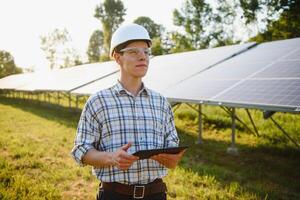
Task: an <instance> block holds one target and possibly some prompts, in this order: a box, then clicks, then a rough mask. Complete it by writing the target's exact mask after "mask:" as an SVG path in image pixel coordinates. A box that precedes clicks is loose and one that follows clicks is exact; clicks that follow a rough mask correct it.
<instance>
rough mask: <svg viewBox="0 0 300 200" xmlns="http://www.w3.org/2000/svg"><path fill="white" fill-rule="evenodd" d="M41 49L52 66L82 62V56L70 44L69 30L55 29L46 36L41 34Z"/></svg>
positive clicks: (68, 65) (66, 65) (65, 65)
mask: <svg viewBox="0 0 300 200" xmlns="http://www.w3.org/2000/svg"><path fill="white" fill-rule="evenodd" d="M40 39H41V49H42V50H43V51H44V53H45V55H46V58H47V59H48V61H49V62H50V68H51V69H53V68H64V67H71V66H74V65H76V64H78V63H81V61H80V56H79V54H78V53H77V51H76V50H75V48H73V47H72V45H71V44H70V41H71V37H70V36H69V32H68V31H67V30H66V29H64V30H59V29H55V30H54V31H53V32H50V33H49V34H48V35H46V36H41V37H40Z"/></svg>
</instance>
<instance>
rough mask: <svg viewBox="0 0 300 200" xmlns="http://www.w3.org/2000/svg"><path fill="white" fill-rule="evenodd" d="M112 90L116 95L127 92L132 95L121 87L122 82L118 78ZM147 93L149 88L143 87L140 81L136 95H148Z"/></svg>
mask: <svg viewBox="0 0 300 200" xmlns="http://www.w3.org/2000/svg"><path fill="white" fill-rule="evenodd" d="M113 90H114V91H115V93H116V94H117V95H122V94H128V95H131V96H132V94H131V93H130V92H129V91H127V90H126V89H125V88H124V87H123V85H122V83H121V82H120V81H119V80H118V83H117V84H116V85H115V86H113ZM149 94H150V92H149V89H148V88H147V87H145V84H144V83H143V82H142V87H141V90H140V91H139V93H138V95H137V96H141V95H145V96H149Z"/></svg>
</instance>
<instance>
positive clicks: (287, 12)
mask: <svg viewBox="0 0 300 200" xmlns="http://www.w3.org/2000/svg"><path fill="white" fill-rule="evenodd" d="M288 3H289V4H284V5H281V8H282V10H283V11H282V13H281V15H280V17H279V19H278V20H275V21H271V22H269V23H268V25H267V28H266V30H265V31H264V32H262V33H258V34H257V35H256V36H255V37H253V38H251V39H250V41H256V42H265V41H273V40H282V39H288V38H295V37H300V12H299V10H300V0H294V1H288Z"/></svg>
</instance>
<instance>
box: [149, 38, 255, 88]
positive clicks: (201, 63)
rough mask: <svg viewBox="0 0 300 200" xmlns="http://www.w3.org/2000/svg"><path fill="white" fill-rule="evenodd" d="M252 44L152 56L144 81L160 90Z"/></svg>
mask: <svg viewBox="0 0 300 200" xmlns="http://www.w3.org/2000/svg"><path fill="white" fill-rule="evenodd" d="M253 45H255V43H247V44H240V45H232V46H226V47H218V48H213V49H204V50H198V51H190V52H184V53H175V54H170V55H163V56H157V57H154V58H153V59H152V60H151V62H150V66H149V70H148V73H147V75H146V77H145V78H144V82H145V84H146V85H147V86H148V87H149V88H152V89H154V90H156V91H159V92H162V91H164V90H165V89H167V88H169V87H171V86H173V85H175V84H176V83H179V82H181V81H182V80H185V79H187V78H189V77H191V76H193V75H196V74H198V73H200V72H201V71H203V70H205V69H207V68H209V67H211V66H213V65H214V64H216V63H219V62H221V61H223V60H225V59H228V58H230V57H232V56H233V55H236V54H238V53H240V52H242V51H244V50H246V49H248V48H250V47H251V46H253Z"/></svg>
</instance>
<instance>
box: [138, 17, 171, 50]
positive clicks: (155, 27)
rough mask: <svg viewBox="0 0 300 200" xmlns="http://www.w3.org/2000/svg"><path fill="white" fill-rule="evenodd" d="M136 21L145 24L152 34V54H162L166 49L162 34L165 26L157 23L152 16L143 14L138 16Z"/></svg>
mask: <svg viewBox="0 0 300 200" xmlns="http://www.w3.org/2000/svg"><path fill="white" fill-rule="evenodd" d="M133 22H134V23H136V24H139V25H142V26H144V27H145V28H146V29H147V30H148V32H149V35H150V38H151V39H152V48H151V49H152V54H153V55H162V54H163V53H164V52H165V50H164V48H163V46H162V38H161V37H162V35H163V32H164V30H165V28H164V27H163V26H162V25H160V24H157V23H155V22H154V21H153V20H152V19H151V18H149V17H145V16H141V17H138V18H136V19H135V20H134V21H133Z"/></svg>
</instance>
